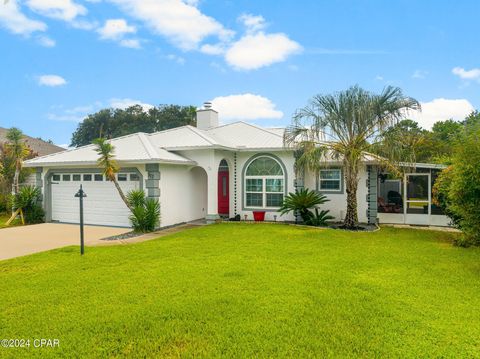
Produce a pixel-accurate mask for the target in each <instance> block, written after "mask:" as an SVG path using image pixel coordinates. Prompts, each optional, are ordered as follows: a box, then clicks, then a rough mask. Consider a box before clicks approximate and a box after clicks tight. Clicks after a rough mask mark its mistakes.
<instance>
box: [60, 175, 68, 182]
mask: <svg viewBox="0 0 480 359" xmlns="http://www.w3.org/2000/svg"><path fill="white" fill-rule="evenodd" d="M62 180H63V181H65V182H68V181H70V175H63V176H62Z"/></svg>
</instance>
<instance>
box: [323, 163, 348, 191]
mask: <svg viewBox="0 0 480 359" xmlns="http://www.w3.org/2000/svg"><path fill="white" fill-rule="evenodd" d="M331 171H337V172H338V173H339V178H338V179H322V172H331ZM322 181H338V189H333V188H322ZM342 181H343V178H342V169H341V168H325V169H322V170H320V171H319V172H318V191H320V192H333V193H342V192H343V188H342Z"/></svg>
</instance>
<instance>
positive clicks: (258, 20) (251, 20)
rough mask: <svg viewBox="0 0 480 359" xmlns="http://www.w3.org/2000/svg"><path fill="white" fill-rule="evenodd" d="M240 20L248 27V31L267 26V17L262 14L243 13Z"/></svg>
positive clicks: (253, 31) (252, 31)
mask: <svg viewBox="0 0 480 359" xmlns="http://www.w3.org/2000/svg"><path fill="white" fill-rule="evenodd" d="M238 20H239V21H240V22H242V23H243V25H244V26H245V27H246V28H247V32H248V33H255V32H258V31H260V30H263V29H264V28H265V27H266V26H267V24H266V22H265V18H264V17H263V16H261V15H252V14H243V15H240V17H239V18H238Z"/></svg>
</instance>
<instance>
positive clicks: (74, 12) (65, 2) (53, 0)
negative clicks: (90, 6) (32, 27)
mask: <svg viewBox="0 0 480 359" xmlns="http://www.w3.org/2000/svg"><path fill="white" fill-rule="evenodd" d="M26 4H27V6H28V7H29V8H30V9H31V10H32V11H35V12H37V13H39V14H41V15H43V16H47V17H51V18H53V19H57V20H63V21H67V22H70V21H72V20H74V19H75V18H76V17H77V16H79V15H86V14H87V9H86V8H85V7H84V6H82V5H80V4H77V3H75V2H74V1H72V0H27V2H26Z"/></svg>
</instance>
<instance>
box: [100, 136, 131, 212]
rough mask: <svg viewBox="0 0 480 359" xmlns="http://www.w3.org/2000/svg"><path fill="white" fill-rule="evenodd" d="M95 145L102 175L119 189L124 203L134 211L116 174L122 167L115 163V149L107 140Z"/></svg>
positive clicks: (102, 139)
mask: <svg viewBox="0 0 480 359" xmlns="http://www.w3.org/2000/svg"><path fill="white" fill-rule="evenodd" d="M93 143H94V145H95V151H97V153H98V155H99V158H98V160H97V163H98V166H99V167H100V168H101V169H102V173H103V174H104V175H105V177H106V178H107V180H108V181H112V182H113V184H114V185H115V187H116V188H117V191H118V194H119V195H120V197H121V198H122V201H123V202H124V203H125V205H126V206H127V207H128V209H129V210H130V211H132V207H131V206H130V203H129V202H128V199H127V197H126V196H125V194H124V193H123V191H122V188H121V187H120V185H119V184H118V181H117V176H116V174H117V173H118V171H119V170H120V167H119V165H118V163H117V161H115V154H114V152H115V147H114V146H113V145H112V144H111V143H110V142H107V140H106V139H105V138H97V139H96V140H94V141H93Z"/></svg>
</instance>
